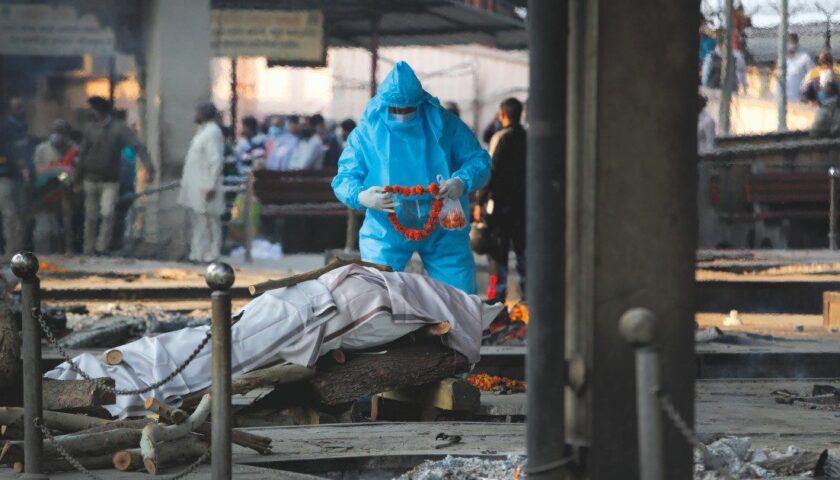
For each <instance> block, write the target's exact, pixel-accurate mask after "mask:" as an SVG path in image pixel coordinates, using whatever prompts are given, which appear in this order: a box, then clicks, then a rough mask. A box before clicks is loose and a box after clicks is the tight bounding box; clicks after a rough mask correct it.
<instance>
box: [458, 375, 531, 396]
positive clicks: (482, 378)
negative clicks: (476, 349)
mask: <svg viewBox="0 0 840 480" xmlns="http://www.w3.org/2000/svg"><path fill="white" fill-rule="evenodd" d="M467 380H468V381H469V382H470V383H471V384H472V385H473V386H474V387H475V388H477V389H479V390H481V391H482V392H493V393H498V394H502V395H508V394H511V393H521V392H524V391H525V382H522V381H520V380H514V379H512V378H507V377H499V376H497V375H488V374H486V373H479V374H477V375H470V376H469V377H467Z"/></svg>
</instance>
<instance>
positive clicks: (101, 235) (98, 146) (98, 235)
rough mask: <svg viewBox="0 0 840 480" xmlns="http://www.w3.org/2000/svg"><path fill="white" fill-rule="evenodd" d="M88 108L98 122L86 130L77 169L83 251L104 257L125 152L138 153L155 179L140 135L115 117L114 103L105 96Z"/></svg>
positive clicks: (108, 241) (109, 235) (109, 241)
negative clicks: (82, 206)
mask: <svg viewBox="0 0 840 480" xmlns="http://www.w3.org/2000/svg"><path fill="white" fill-rule="evenodd" d="M88 105H90V107H91V109H93V112H94V114H95V115H96V121H94V122H93V123H92V124H91V125H89V126H88V127H87V129H86V130H85V134H84V140H82V146H81V149H80V152H79V168H78V170H77V176H78V179H79V180H81V181H82V188H83V191H84V198H85V225H84V249H83V250H84V253H85V255H92V254H100V255H101V254H105V253H107V251H108V247H109V245H110V244H111V235H112V233H113V229H114V210H115V208H116V206H117V200H118V194H119V189H120V184H119V180H120V162H121V161H122V151H123V149H124V148H125V147H131V148H133V149H134V151H135V152H137V156H138V158H139V159H140V161H141V162H142V163H143V166H144V168H145V169H146V172H147V174H148V176H149V178H152V177H154V175H155V170H154V167H153V166H152V162H151V160H150V159H149V152H148V151H147V150H146V147H145V146H143V144H142V143H141V142H140V140H139V139H138V138H137V135H136V134H135V133H134V132H133V131H132V130H131V129H130V128H128V126H126V125H125V124H124V123H122V122H120V121H117V120H115V119H114V118H113V116H112V110H113V106H112V105H111V102H109V101H108V100H106V99H104V98H102V97H91V98H89V99H88ZM97 227H98V228H97Z"/></svg>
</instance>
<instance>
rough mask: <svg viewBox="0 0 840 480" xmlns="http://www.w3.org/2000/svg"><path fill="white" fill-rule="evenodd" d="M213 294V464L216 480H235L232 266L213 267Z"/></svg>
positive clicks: (209, 270) (209, 277)
mask: <svg viewBox="0 0 840 480" xmlns="http://www.w3.org/2000/svg"><path fill="white" fill-rule="evenodd" d="M205 279H206V280H207V285H208V286H209V287H210V288H211V289H213V294H212V297H211V298H212V317H211V318H212V323H211V326H210V328H211V329H212V337H213V340H212V345H213V353H212V358H213V384H212V385H211V388H210V397H211V399H212V402H213V403H212V407H211V410H210V411H211V413H210V416H211V425H212V428H211V439H210V443H211V445H210V460H211V463H212V470H213V476H212V478H213V480H228V479H230V478H231V472H232V469H231V449H232V447H231V427H232V419H231V412H230V410H231V408H230V407H231V405H230V404H231V358H230V350H231V340H230V337H231V334H230V323H231V321H230V314H231V307H230V292H229V289H230V287H231V286H232V285H233V281H234V279H235V275H234V273H233V269H232V268H231V267H230V265H228V264H226V263H221V262H219V263H213V264H211V265H210V266H209V267H207V274H206V276H205Z"/></svg>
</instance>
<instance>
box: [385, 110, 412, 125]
mask: <svg viewBox="0 0 840 480" xmlns="http://www.w3.org/2000/svg"><path fill="white" fill-rule="evenodd" d="M416 117H417V110H415V111H413V112H410V113H393V112H388V118H389V119H390V120H392V121H394V122H397V123H408V122H410V121H412V120H414V119H415V118H416Z"/></svg>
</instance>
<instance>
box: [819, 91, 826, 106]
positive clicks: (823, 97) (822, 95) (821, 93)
mask: <svg viewBox="0 0 840 480" xmlns="http://www.w3.org/2000/svg"><path fill="white" fill-rule="evenodd" d="M817 99H819V101H820V103H825V102H827V101H828V94H827V93H825V90H820V91H819V93H817Z"/></svg>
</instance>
